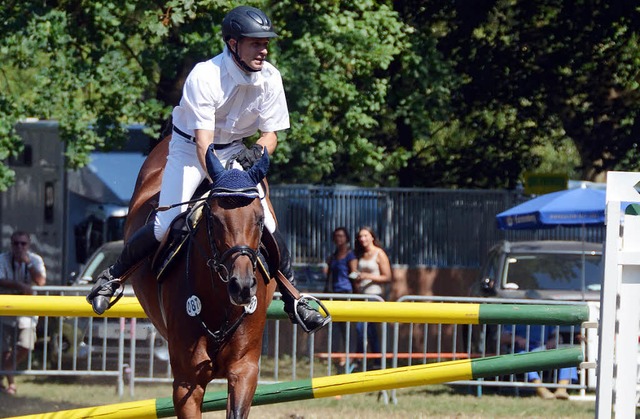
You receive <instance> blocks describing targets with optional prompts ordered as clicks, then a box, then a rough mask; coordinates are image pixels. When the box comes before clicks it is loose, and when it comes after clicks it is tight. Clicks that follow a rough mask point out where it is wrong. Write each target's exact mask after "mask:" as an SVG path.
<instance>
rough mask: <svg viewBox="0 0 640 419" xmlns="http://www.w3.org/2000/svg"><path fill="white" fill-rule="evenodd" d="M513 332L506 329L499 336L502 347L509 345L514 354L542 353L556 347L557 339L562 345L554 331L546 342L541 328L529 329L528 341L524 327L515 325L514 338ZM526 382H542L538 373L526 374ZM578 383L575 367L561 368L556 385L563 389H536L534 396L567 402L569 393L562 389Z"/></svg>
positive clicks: (525, 327) (510, 329)
mask: <svg viewBox="0 0 640 419" xmlns="http://www.w3.org/2000/svg"><path fill="white" fill-rule="evenodd" d="M512 330H514V328H513V327H511V328H506V329H505V331H504V332H503V333H502V336H501V343H502V345H510V346H511V347H512V348H513V352H514V353H521V352H527V351H529V352H535V351H544V350H547V349H555V348H557V347H558V345H557V340H558V339H557V338H558V337H559V338H560V343H562V336H561V335H559V334H558V333H556V332H555V330H553V331H551V332H550V333H549V334H548V335H547V339H546V341H544V339H543V336H542V333H543V328H542V327H538V326H536V327H529V330H528V336H529V339H528V341H527V326H526V325H516V326H515V331H514V333H515V336H514V335H512V334H511V331H512ZM526 377H527V381H529V382H531V383H535V384H542V382H543V380H542V377H541V376H540V373H539V372H538V371H532V372H528V373H527V375H526ZM577 381H578V370H577V369H576V368H575V367H570V368H561V369H559V370H558V385H560V386H563V387H558V388H557V389H556V391H555V392H552V391H551V390H549V389H548V388H546V387H537V388H536V394H537V395H538V397H540V398H542V399H545V400H551V399H559V400H568V399H569V393H568V392H567V389H566V388H565V387H564V386H566V385H568V384H570V383H574V382H577Z"/></svg>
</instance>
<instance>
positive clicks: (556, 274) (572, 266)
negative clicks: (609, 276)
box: [505, 254, 603, 291]
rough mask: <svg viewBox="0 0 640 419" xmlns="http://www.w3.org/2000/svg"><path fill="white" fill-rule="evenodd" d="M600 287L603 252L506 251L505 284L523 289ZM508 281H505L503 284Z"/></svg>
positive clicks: (508, 286) (571, 289) (572, 289)
mask: <svg viewBox="0 0 640 419" xmlns="http://www.w3.org/2000/svg"><path fill="white" fill-rule="evenodd" d="M583 266H584V280H585V288H586V289H587V290H594V291H596V290H599V289H600V284H601V281H602V276H603V271H602V255H598V254H587V255H585V257H584V265H583V258H582V255H581V254H534V255H532V254H512V255H509V258H508V263H507V272H506V275H505V287H506V288H511V289H521V290H522V289H525V290H570V291H580V290H582V271H583ZM506 284H508V285H506Z"/></svg>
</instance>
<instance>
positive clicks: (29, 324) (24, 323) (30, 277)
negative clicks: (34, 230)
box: [0, 231, 46, 396]
mask: <svg viewBox="0 0 640 419" xmlns="http://www.w3.org/2000/svg"><path fill="white" fill-rule="evenodd" d="M30 246H31V238H30V236H29V233H26V232H24V231H16V232H14V233H13V234H12V235H11V250H10V251H9V252H5V253H2V254H0V290H1V291H0V292H2V293H4V294H23V295H30V294H32V293H33V292H32V290H31V286H32V285H44V284H45V282H46V270H45V267H44V261H43V260H42V257H40V256H39V255H37V254H35V253H33V252H31V251H29V248H30ZM0 321H1V322H2V337H3V339H2V369H3V370H5V371H12V370H15V368H16V366H17V365H18V364H19V363H21V362H22V361H24V360H25V359H26V358H27V355H28V354H29V351H30V350H33V348H34V346H35V343H36V324H37V323H38V317H37V316H31V317H28V316H22V317H1V318H0ZM6 377H7V387H4V385H3V384H2V382H0V388H1V389H2V392H3V393H6V394H9V395H12V396H13V395H16V393H17V387H16V383H15V378H14V376H13V375H11V374H8V375H7V376H6Z"/></svg>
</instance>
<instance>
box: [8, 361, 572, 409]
mask: <svg viewBox="0 0 640 419" xmlns="http://www.w3.org/2000/svg"><path fill="white" fill-rule="evenodd" d="M582 360H583V356H582V351H581V349H580V348H569V349H554V350H547V351H538V352H527V353H520V354H512V355H500V356H493V357H487V358H479V359H472V360H457V361H447V362H438V363H432V364H424V365H413V366H409V367H400V368H390V369H384V370H375V371H367V372H359V373H355V374H341V375H334V376H329V377H319V378H312V379H307V380H298V381H291V382H286V383H276V384H264V385H260V386H258V388H257V390H256V393H255V396H254V397H253V403H252V406H260V405H265V404H273V403H284V402H291V401H297V400H308V399H319V398H323V397H332V396H337V395H343V394H356V393H367V392H374V391H380V390H390V389H394V388H403V387H415V386H423V385H430V384H439V383H447V382H452V381H458V380H473V379H477V378H486V377H493V376H496V375H501V374H519V373H524V372H529V371H540V370H546V369H553V368H566V367H576V366H578V365H580V363H581V362H582ZM226 405H227V392H226V391H215V392H209V393H206V394H205V397H204V400H203V403H202V411H203V412H212V411H220V410H224V409H226ZM173 416H175V412H174V409H173V401H172V398H171V397H165V398H158V399H148V400H142V401H137V402H129V403H117V404H111V405H105V406H95V407H88V408H81V409H73V410H65V411H60V412H52V413H42V414H36V415H27V416H19V417H15V418H14V419H27V418H30V419H62V418H64V419H79V418H100V419H111V418H112V419H126V418H131V419H133V418H149V419H151V418H153V419H155V418H167V417H173Z"/></svg>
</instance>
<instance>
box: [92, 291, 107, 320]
mask: <svg viewBox="0 0 640 419" xmlns="http://www.w3.org/2000/svg"><path fill="white" fill-rule="evenodd" d="M91 307H92V308H93V311H94V312H95V313H96V314H97V315H102V314H103V313H104V312H105V311H107V309H108V308H109V299H108V298H107V297H103V296H101V295H98V296H96V297H95V298H94V299H93V301H91Z"/></svg>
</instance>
